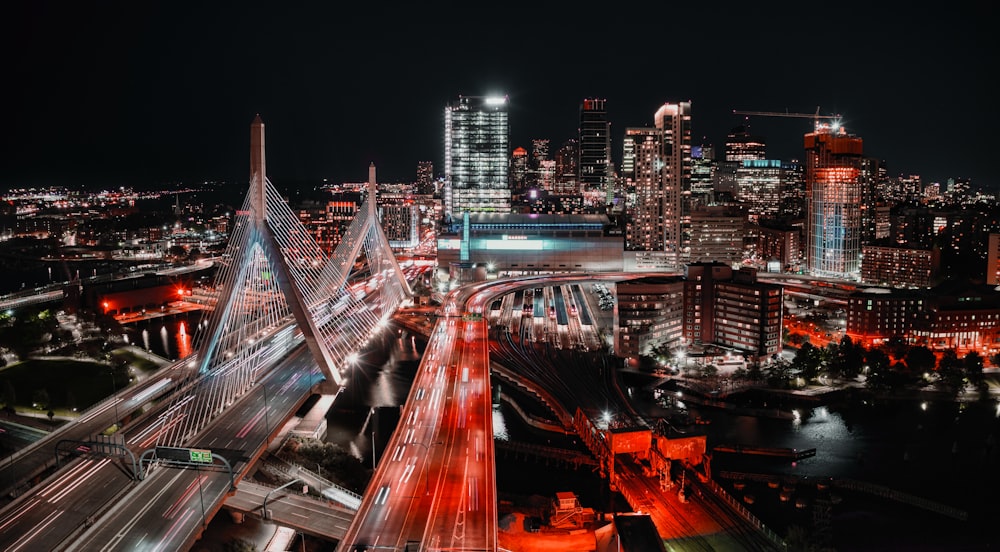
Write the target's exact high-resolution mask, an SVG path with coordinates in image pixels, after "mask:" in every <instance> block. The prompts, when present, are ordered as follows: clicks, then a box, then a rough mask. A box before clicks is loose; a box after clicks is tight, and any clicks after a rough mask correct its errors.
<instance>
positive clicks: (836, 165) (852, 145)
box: [805, 123, 862, 280]
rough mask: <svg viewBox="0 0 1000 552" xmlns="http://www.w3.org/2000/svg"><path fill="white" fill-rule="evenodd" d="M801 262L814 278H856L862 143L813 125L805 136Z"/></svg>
mask: <svg viewBox="0 0 1000 552" xmlns="http://www.w3.org/2000/svg"><path fill="white" fill-rule="evenodd" d="M805 150H806V239H805V242H806V243H805V245H806V258H807V262H808V267H809V272H810V273H811V274H812V275H813V276H821V277H826V278H838V279H844V280H857V279H858V277H859V275H860V272H861V230H862V228H861V222H862V221H861V201H862V193H861V185H862V172H861V161H862V140H861V138H858V137H856V136H853V135H848V134H847V131H846V129H844V127H842V126H839V125H835V124H827V123H817V124H816V130H815V131H814V132H811V133H809V134H806V135H805Z"/></svg>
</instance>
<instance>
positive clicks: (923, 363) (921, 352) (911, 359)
mask: <svg viewBox="0 0 1000 552" xmlns="http://www.w3.org/2000/svg"><path fill="white" fill-rule="evenodd" d="M936 363H937V357H935V356H934V352H933V351H931V350H930V349H928V348H927V346H925V345H918V346H916V347H910V350H909V351H907V352H906V365H907V366H909V367H910V370H911V371H912V372H913V373H914V374H925V373H928V372H931V371H933V370H934V365H935V364H936Z"/></svg>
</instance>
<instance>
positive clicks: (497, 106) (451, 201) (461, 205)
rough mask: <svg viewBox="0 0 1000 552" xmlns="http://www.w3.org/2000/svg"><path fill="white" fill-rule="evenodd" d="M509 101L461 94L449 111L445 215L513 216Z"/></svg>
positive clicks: (446, 147)
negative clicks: (483, 213) (484, 214)
mask: <svg viewBox="0 0 1000 552" xmlns="http://www.w3.org/2000/svg"><path fill="white" fill-rule="evenodd" d="M507 105H508V100H507V97H506V96H502V97H473V96H459V98H458V100H457V101H455V102H453V103H451V104H450V105H448V106H447V107H446V108H445V110H444V177H445V194H444V211H445V212H444V214H445V217H446V218H450V219H452V220H455V221H458V220H460V219H461V218H462V217H461V214H462V213H463V212H496V213H509V212H510V197H511V193H510V183H509V181H508V176H507V173H508V155H509V145H508V144H509V142H510V125H509V123H508V117H507Z"/></svg>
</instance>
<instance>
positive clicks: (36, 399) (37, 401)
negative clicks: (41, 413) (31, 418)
mask: <svg viewBox="0 0 1000 552" xmlns="http://www.w3.org/2000/svg"><path fill="white" fill-rule="evenodd" d="M31 404H32V405H33V406H34V407H35V408H39V409H44V408H48V407H49V392H48V390H46V389H44V388H43V389H35V391H34V393H32V394H31Z"/></svg>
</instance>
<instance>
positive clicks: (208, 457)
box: [188, 449, 212, 464]
mask: <svg viewBox="0 0 1000 552" xmlns="http://www.w3.org/2000/svg"><path fill="white" fill-rule="evenodd" d="M188 453H189V454H190V455H191V461H192V462H199V463H202V464H211V463H212V451H210V450H204V449H188Z"/></svg>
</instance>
